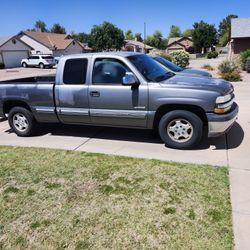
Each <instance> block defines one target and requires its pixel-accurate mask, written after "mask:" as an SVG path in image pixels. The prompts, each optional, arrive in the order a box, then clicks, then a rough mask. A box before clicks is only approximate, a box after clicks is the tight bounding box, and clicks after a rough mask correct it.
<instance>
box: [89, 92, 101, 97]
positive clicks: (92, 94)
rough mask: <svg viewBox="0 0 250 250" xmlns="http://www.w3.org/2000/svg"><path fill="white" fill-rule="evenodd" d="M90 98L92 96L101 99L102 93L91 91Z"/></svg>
mask: <svg viewBox="0 0 250 250" xmlns="http://www.w3.org/2000/svg"><path fill="white" fill-rule="evenodd" d="M90 96H92V97H99V96H100V92H99V91H91V92H90Z"/></svg>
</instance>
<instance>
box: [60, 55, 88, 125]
mask: <svg viewBox="0 0 250 250" xmlns="http://www.w3.org/2000/svg"><path fill="white" fill-rule="evenodd" d="M87 68H88V59H87V58H76V59H68V60H67V61H66V62H65V66H64V73H63V79H61V81H60V82H62V83H61V84H59V85H56V87H55V88H56V89H55V94H56V100H57V103H56V108H57V113H58V117H59V119H60V120H61V121H62V122H64V123H72V124H77V123H78V124H88V123H90V116H89V102H88V83H87V81H86V79H87V77H86V74H87Z"/></svg>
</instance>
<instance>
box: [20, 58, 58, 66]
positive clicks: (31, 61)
mask: <svg viewBox="0 0 250 250" xmlns="http://www.w3.org/2000/svg"><path fill="white" fill-rule="evenodd" d="M21 65H22V66H23V67H24V68H27V67H39V68H41V69H44V68H45V67H47V68H52V67H53V66H55V65H56V61H55V59H54V57H53V56H51V55H32V56H30V57H28V58H26V59H23V60H22V61H21Z"/></svg>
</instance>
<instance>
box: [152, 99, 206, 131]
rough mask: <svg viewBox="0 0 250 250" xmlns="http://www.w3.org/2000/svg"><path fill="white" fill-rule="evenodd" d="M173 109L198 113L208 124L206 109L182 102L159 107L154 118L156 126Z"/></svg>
mask: <svg viewBox="0 0 250 250" xmlns="http://www.w3.org/2000/svg"><path fill="white" fill-rule="evenodd" d="M173 110H187V111H190V112H192V113H194V114H196V115H197V116H198V117H200V119H201V120H202V122H203V124H205V125H206V124H207V123H208V121H207V116H206V112H205V110H204V109H202V108H201V107H199V106H195V105H182V104H167V105H163V106H161V107H159V108H158V110H157V111H156V114H155V118H154V128H157V127H158V124H159V122H160V120H161V118H162V116H163V115H165V114H166V113H168V112H170V111H173Z"/></svg>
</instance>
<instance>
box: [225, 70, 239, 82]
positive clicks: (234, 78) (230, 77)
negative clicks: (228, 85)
mask: <svg viewBox="0 0 250 250" xmlns="http://www.w3.org/2000/svg"><path fill="white" fill-rule="evenodd" d="M221 78H222V79H224V80H226V81H229V82H239V81H242V79H241V75H240V73H239V71H237V70H235V71H233V72H227V73H223V74H221Z"/></svg>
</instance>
